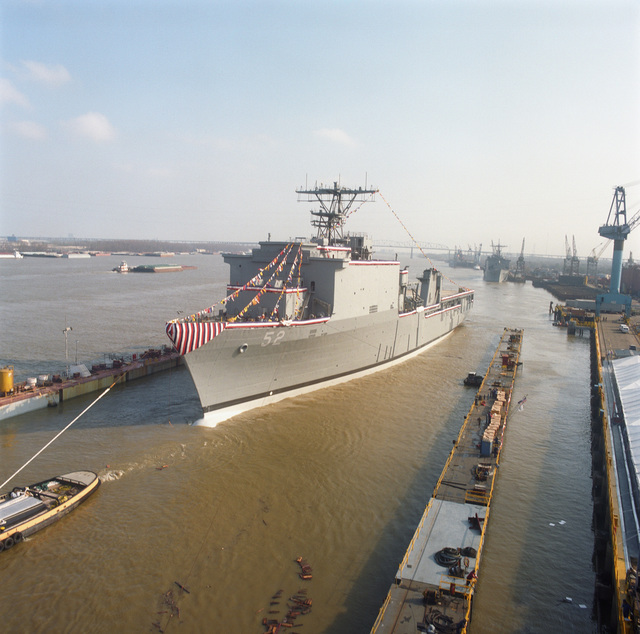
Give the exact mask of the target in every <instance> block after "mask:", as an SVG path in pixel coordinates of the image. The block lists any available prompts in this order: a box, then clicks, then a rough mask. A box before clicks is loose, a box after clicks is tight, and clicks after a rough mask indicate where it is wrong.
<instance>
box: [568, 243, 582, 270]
mask: <svg viewBox="0 0 640 634" xmlns="http://www.w3.org/2000/svg"><path fill="white" fill-rule="evenodd" d="M570 274H571V275H580V259H579V258H578V250H577V249H576V237H575V236H573V255H572V256H571V273H570Z"/></svg>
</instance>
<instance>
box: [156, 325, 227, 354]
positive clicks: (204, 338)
mask: <svg viewBox="0 0 640 634" xmlns="http://www.w3.org/2000/svg"><path fill="white" fill-rule="evenodd" d="M225 327H226V324H225V323H224V322H219V321H216V322H214V321H208V322H193V321H188V322H178V321H171V322H169V323H168V324H167V336H168V337H169V339H171V341H172V342H173V346H174V348H175V349H176V350H177V351H178V352H179V353H180V354H187V353H189V352H193V351H194V350H196V349H197V348H199V347H200V346H204V344H205V343H208V342H209V341H211V340H212V339H213V338H214V337H216V336H217V335H219V334H220V333H221V332H222V331H223V330H224V329H225Z"/></svg>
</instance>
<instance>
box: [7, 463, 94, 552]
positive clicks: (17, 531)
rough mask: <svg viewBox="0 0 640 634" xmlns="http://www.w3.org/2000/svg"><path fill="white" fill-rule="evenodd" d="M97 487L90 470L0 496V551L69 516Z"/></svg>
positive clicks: (20, 488)
mask: <svg viewBox="0 0 640 634" xmlns="http://www.w3.org/2000/svg"><path fill="white" fill-rule="evenodd" d="M99 486H100V480H99V478H98V476H97V475H96V474H95V473H93V472H92V471H74V472H73V473H67V474H65V475H60V476H55V477H54V478H49V479H48V480H43V481H42V482H37V483H36V484H30V485H28V486H26V487H15V488H14V489H13V490H12V491H10V492H9V493H5V494H3V495H0V552H2V551H4V550H9V549H10V548H12V547H13V546H15V545H16V544H19V543H20V542H21V541H22V540H23V539H24V538H25V537H28V536H29V535H32V534H33V533H35V532H37V531H39V530H41V529H43V528H45V527H46V526H49V524H53V523H54V522H56V521H57V520H59V519H60V518H61V517H63V516H64V515H67V513H71V511H73V509H75V508H76V507H77V506H78V505H79V504H81V503H82V502H84V501H85V500H86V499H87V498H88V497H89V496H90V495H91V494H92V493H93V492H94V491H95V490H96V489H97V488H98V487H99Z"/></svg>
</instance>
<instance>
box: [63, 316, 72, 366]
mask: <svg viewBox="0 0 640 634" xmlns="http://www.w3.org/2000/svg"><path fill="white" fill-rule="evenodd" d="M70 330H73V328H72V327H71V326H67V327H66V328H65V329H64V330H63V331H62V332H63V333H64V360H65V362H66V364H67V378H69V345H68V335H69V331H70Z"/></svg>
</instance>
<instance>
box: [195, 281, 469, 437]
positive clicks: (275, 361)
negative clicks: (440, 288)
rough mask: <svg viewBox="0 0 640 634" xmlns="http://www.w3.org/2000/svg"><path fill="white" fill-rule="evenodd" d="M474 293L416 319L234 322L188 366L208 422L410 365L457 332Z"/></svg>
mask: <svg viewBox="0 0 640 634" xmlns="http://www.w3.org/2000/svg"><path fill="white" fill-rule="evenodd" d="M472 305H473V292H470V291H469V292H465V293H460V294H459V295H456V296H453V297H451V298H446V299H445V300H443V301H442V302H441V304H439V305H437V306H433V307H428V308H421V309H418V310H416V311H413V312H411V313H406V314H400V315H399V314H398V312H397V311H391V310H390V311H385V312H380V313H374V314H369V315H363V316H359V317H353V318H350V319H342V320H333V319H325V320H310V321H308V322H290V323H288V324H277V325H274V324H272V323H270V324H260V323H233V324H227V327H226V328H225V329H224V330H223V331H222V332H221V333H220V334H219V335H217V336H216V337H215V338H213V339H212V340H211V341H209V342H208V343H206V344H205V345H203V346H201V347H199V348H197V349H195V350H193V351H192V352H189V353H188V354H186V355H185V357H184V360H185V362H186V365H187V367H188V369H189V372H190V373H191V376H192V378H193V381H194V384H195V386H196V389H197V391H198V395H199V397H200V401H201V404H202V408H203V411H204V418H203V419H202V420H201V421H198V424H202V425H207V426H214V425H216V424H217V423H219V422H221V421H223V420H226V419H228V418H231V417H232V416H235V415H237V414H239V413H242V412H245V411H248V410H250V409H253V408H256V407H261V406H263V405H267V404H270V403H275V402H277V401H280V400H282V399H284V398H289V397H292V396H296V395H300V394H304V393H307V392H311V391H314V390H317V389H321V388H324V387H328V386H330V385H335V384H337V383H342V382H344V381H348V380H351V379H354V378H358V377H360V376H364V375H366V374H371V373H373V372H377V371H379V370H382V369H385V368H388V367H390V366H391V365H394V364H396V363H400V362H401V361H405V360H407V359H409V358H411V357H412V356H415V355H416V354H419V353H420V352H423V351H424V350H426V348H427V347H428V346H429V345H430V344H433V343H435V342H437V341H438V340H440V339H441V338H442V337H444V336H446V335H447V334H449V333H450V332H452V331H453V330H454V329H455V328H456V327H457V326H459V325H460V324H461V323H462V322H463V321H464V319H465V317H466V315H467V313H468V312H469V310H470V309H471V307H472Z"/></svg>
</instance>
